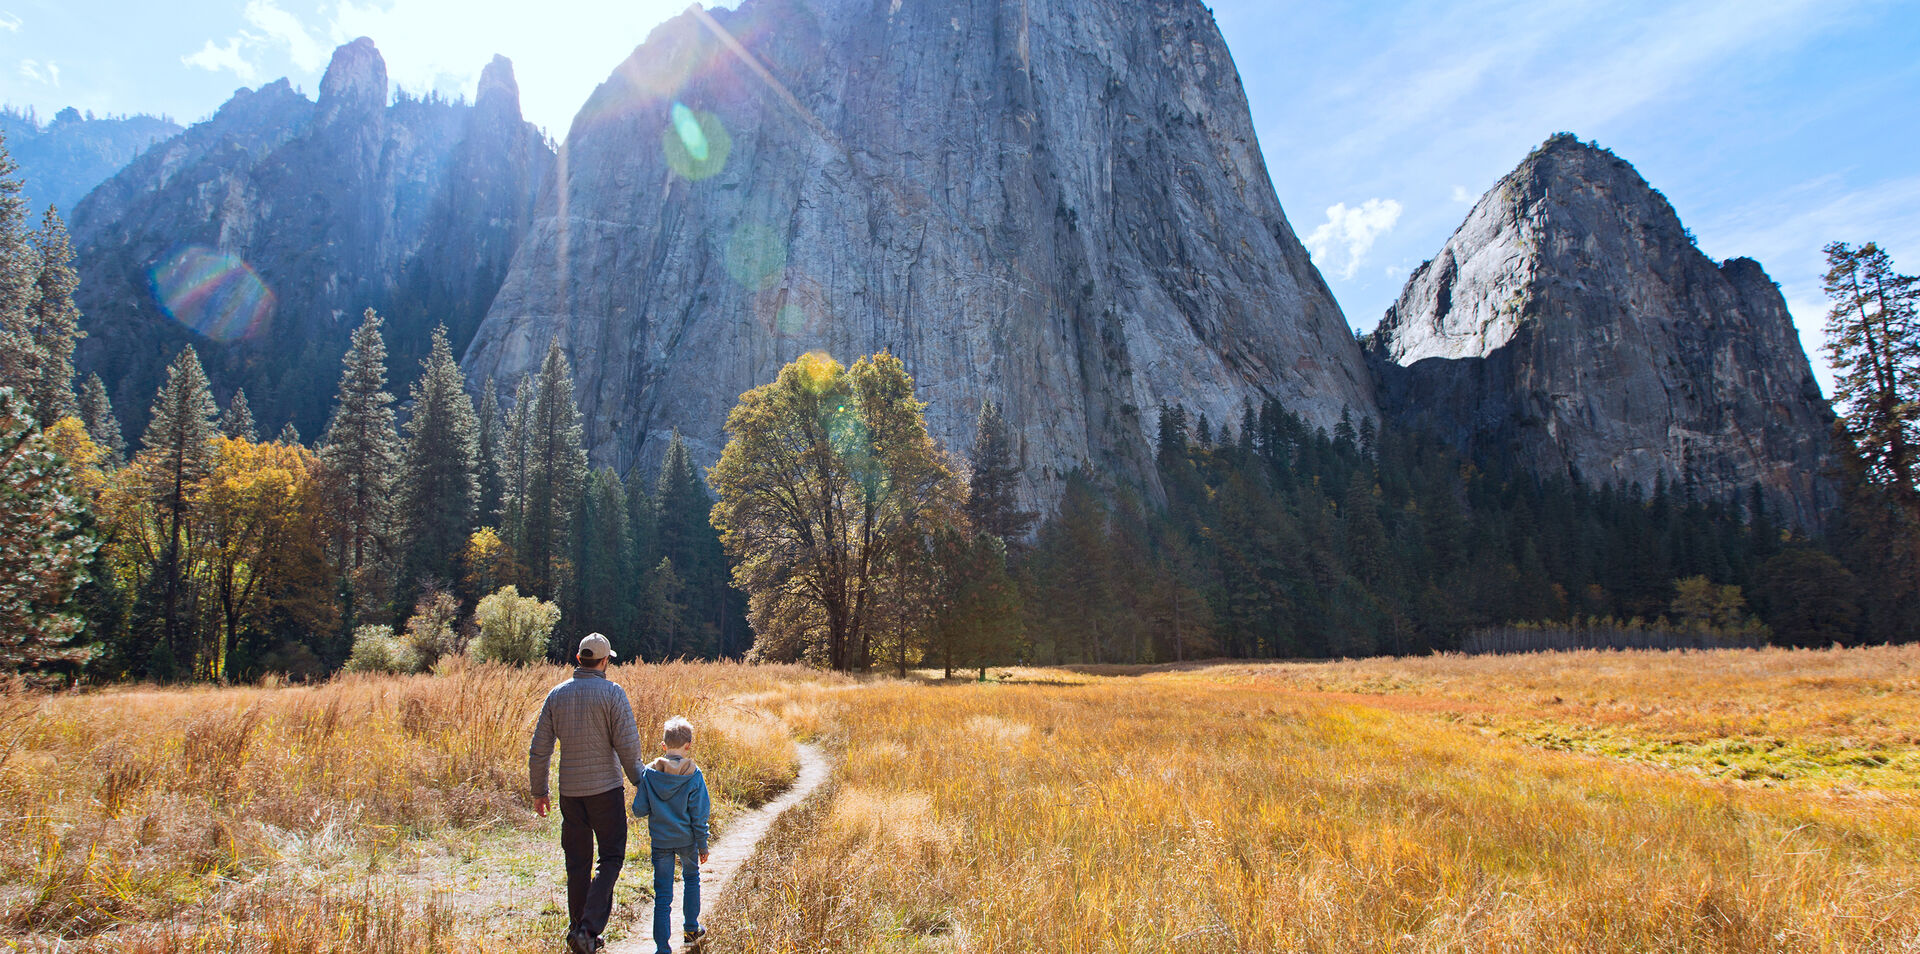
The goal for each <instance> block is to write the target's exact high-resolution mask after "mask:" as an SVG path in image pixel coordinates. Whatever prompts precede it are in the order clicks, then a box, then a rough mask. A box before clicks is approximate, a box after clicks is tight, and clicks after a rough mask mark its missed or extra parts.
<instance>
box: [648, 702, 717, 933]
mask: <svg viewBox="0 0 1920 954" xmlns="http://www.w3.org/2000/svg"><path fill="white" fill-rule="evenodd" d="M660 747H661V748H663V749H665V750H666V752H667V754H665V755H662V756H661V757H659V758H657V759H654V760H653V761H652V762H649V763H647V767H646V770H645V771H643V772H641V773H640V792H639V794H637V795H635V796H633V814H634V817H636V818H645V819H647V834H648V835H649V836H651V838H652V839H653V945H654V950H655V951H657V952H658V954H672V951H673V945H672V944H670V943H669V939H670V938H671V937H672V936H673V864H674V862H675V861H676V860H677V861H679V862H680V878H681V880H682V881H684V882H686V885H687V888H686V892H687V894H686V916H685V920H686V929H687V933H686V940H687V946H688V947H689V948H692V949H693V950H699V949H700V948H701V947H702V946H703V945H704V942H705V938H706V934H707V932H706V931H703V930H701V929H700V866H701V865H703V864H706V862H707V816H708V815H709V814H710V813H711V812H712V809H713V805H712V803H711V802H710V801H709V800H708V798H707V780H706V777H705V776H703V775H701V774H700V767H699V766H698V765H695V764H693V723H691V722H688V721H687V720H686V718H685V717H683V716H674V717H673V718H671V719H668V720H667V724H666V727H665V729H664V730H662V732H661V737H660Z"/></svg>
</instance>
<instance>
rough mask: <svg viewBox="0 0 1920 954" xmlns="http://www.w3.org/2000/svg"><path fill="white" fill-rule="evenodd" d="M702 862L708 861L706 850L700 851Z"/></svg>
mask: <svg viewBox="0 0 1920 954" xmlns="http://www.w3.org/2000/svg"><path fill="white" fill-rule="evenodd" d="M700 863H701V864H703V865H704V864H706V863H707V853H706V852H704V851H703V852H701V853H700Z"/></svg>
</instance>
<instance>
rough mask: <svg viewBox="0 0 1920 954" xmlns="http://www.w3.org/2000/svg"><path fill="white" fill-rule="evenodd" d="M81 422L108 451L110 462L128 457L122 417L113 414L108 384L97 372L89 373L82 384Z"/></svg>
mask: <svg viewBox="0 0 1920 954" xmlns="http://www.w3.org/2000/svg"><path fill="white" fill-rule="evenodd" d="M79 405H80V423H82V424H84V425H86V428H87V435H88V436H89V437H92V438H93V442H94V443H95V444H98V445H100V446H101V447H102V448H103V449H105V450H106V452H107V459H108V461H109V462H111V463H114V464H118V463H119V462H120V461H123V460H126V459H127V441H126V439H125V438H123V437H121V436H120V419H119V418H117V417H115V416H114V414H113V402H111V401H109V400H107V386H106V384H105V383H104V382H102V381H101V380H100V376H99V375H97V374H89V375H87V379H86V380H85V381H83V382H81V384H80V398H79Z"/></svg>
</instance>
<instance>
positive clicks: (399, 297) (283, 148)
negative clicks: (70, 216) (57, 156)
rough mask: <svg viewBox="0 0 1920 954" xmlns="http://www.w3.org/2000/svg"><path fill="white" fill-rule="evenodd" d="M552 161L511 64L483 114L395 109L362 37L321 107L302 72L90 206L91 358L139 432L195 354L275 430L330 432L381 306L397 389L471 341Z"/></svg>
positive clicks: (130, 173) (495, 82)
mask: <svg viewBox="0 0 1920 954" xmlns="http://www.w3.org/2000/svg"><path fill="white" fill-rule="evenodd" d="M551 164H552V153H551V152H550V151H549V150H548V148H547V146H546V144H545V142H544V140H543V139H542V138H541V136H540V134H539V133H538V132H537V131H536V130H535V129H533V127H531V126H529V125H528V124H526V123H525V122H522V121H521V119H520V115H519V92H518V88H517V87H516V86H515V85H514V80H513V73H512V67H511V66H510V65H509V64H508V63H507V62H506V61H505V60H503V59H496V60H495V61H494V63H493V64H492V65H491V66H489V67H488V68H487V71H486V76H485V78H483V80H482V82H481V84H480V92H479V95H478V97H477V99H476V101H475V102H474V103H473V104H472V105H466V104H460V103H451V102H447V101H445V100H440V99H427V100H418V99H410V98H405V97H402V98H400V99H398V100H397V101H394V102H392V103H391V104H389V102H388V87H387V75H386V65H385V63H384V62H383V61H382V60H381V57H380V53H379V51H378V50H376V49H375V48H374V46H373V43H372V41H370V40H367V39H365V38H362V39H359V40H355V41H354V42H352V43H349V44H347V45H345V46H342V47H341V48H340V49H338V50H336V51H335V53H334V57H333V62H332V63H331V65H329V67H328V69H327V73H326V76H325V78H324V79H323V80H322V81H321V84H320V95H319V98H318V100H317V101H309V100H307V99H306V98H305V97H304V96H301V95H300V94H299V93H297V92H295V91H294V90H293V89H292V88H290V87H289V86H288V84H287V82H286V81H285V80H281V81H279V82H276V83H271V84H268V85H267V86H264V87H261V88H260V89H259V90H241V91H239V92H238V93H236V94H234V97H233V98H232V99H231V100H229V101H228V102H227V103H226V105H224V106H222V107H221V109H220V111H219V112H218V113H216V114H215V115H214V117H213V118H212V119H210V120H207V121H206V122H203V123H199V124H197V125H195V126H193V127H192V128H190V129H188V130H187V131H186V132H184V133H182V134H180V135H179V136H176V137H174V138H173V139H171V140H168V141H167V142H164V143H162V144H160V145H158V146H156V147H154V148H153V149H151V150H149V151H148V152H147V153H146V154H145V155H143V156H141V157H140V158H139V159H138V160H136V161H135V162H134V163H133V164H131V165H130V166H128V167H127V168H126V169H125V170H122V171H121V172H120V173H119V174H118V175H116V176H115V177H114V178H112V179H111V180H108V181H107V182H106V183H104V184H102V185H101V186H100V187H99V188H98V189H96V190H95V191H94V192H93V193H92V194H91V195H89V196H88V198H87V199H86V200H85V201H84V202H82V203H81V205H80V207H79V209H78V210H76V213H75V216H74V233H75V238H76V243H75V244H76V248H77V249H78V257H79V268H80V275H81V284H80V290H79V304H80V307H81V309H82V311H83V313H84V315H85V319H84V322H83V325H82V327H83V328H84V329H85V330H86V331H87V334H88V337H87V339H86V340H84V341H83V342H82V343H81V350H80V361H81V364H82V367H83V369H85V370H97V371H99V372H100V375H101V377H102V378H103V379H105V380H106V381H107V382H109V386H110V387H112V388H113V389H114V390H113V394H112V398H113V401H114V406H115V408H116V410H118V411H119V413H120V416H121V418H122V420H123V421H125V422H127V423H128V425H129V427H130V428H131V430H130V431H129V434H138V433H139V430H140V428H141V427H142V426H143V425H144V421H145V414H146V411H147V408H148V406H149V404H150V403H151V401H152V399H153V393H154V389H155V388H156V387H157V386H158V385H159V384H160V382H161V381H162V380H163V377H164V368H165V365H166V363H167V362H168V361H169V360H171V358H172V356H173V355H174V354H175V353H176V352H177V351H178V350H179V349H180V348H181V347H182V346H183V345H186V344H189V343H191V344H193V345H194V346H195V347H196V348H197V349H198V350H199V351H200V354H201V357H202V359H203V360H204V361H205V362H206V364H207V366H208V372H209V374H210V376H211V377H212V379H213V382H214V386H215V388H216V390H217V391H218V392H219V393H220V394H221V395H222V397H223V398H224V396H225V395H226V394H227V393H229V392H230V391H231V390H232V389H233V388H235V387H245V388H246V390H247V394H248V398H249V401H250V403H251V405H252V407H253V408H254V413H255V414H256V415H257V416H258V418H259V419H260V421H261V423H262V426H263V427H264V428H265V429H266V430H267V431H268V432H272V431H274V430H277V429H278V428H279V425H280V423H281V422H282V421H285V420H288V419H292V420H293V421H294V423H295V424H296V425H297V426H298V427H299V428H300V431H301V432H302V433H303V434H305V435H306V436H307V437H308V438H309V439H312V438H316V437H318V436H319V434H320V430H321V427H322V426H323V425H324V423H325V420H326V414H327V411H328V408H329V406H330V404H331V401H332V394H333V390H334V384H335V381H336V380H337V379H338V376H339V357H340V355H341V354H342V353H344V351H345V350H346V340H347V336H348V334H349V333H350V332H351V331H352V329H353V327H354V326H355V325H356V324H358V323H359V320H360V314H361V312H362V311H363V310H364V309H365V308H367V307H373V308H376V309H379V310H380V312H381V313H382V314H383V315H385V316H386V317H387V318H388V319H389V322H390V324H389V326H388V344H389V348H390V351H391V353H392V362H391V367H392V368H393V369H394V371H395V372H396V375H397V377H398V380H397V381H396V387H395V388H394V390H395V391H396V392H399V391H401V390H402V388H401V386H400V385H403V384H404V382H405V381H406V380H410V379H411V377H412V376H413V374H414V373H415V372H416V371H417V359H418V358H419V357H420V356H421V355H423V354H425V352H426V350H427V342H428V335H429V333H430V332H431V329H432V327H433V325H435V324H437V323H440V322H445V323H446V324H447V325H448V326H449V328H450V329H451V330H452V332H453V335H454V341H455V343H456V346H458V345H460V344H462V343H464V341H465V340H466V339H467V338H468V337H470V336H471V335H472V331H473V329H474V327H475V326H476V325H478V323H479V321H480V318H481V316H483V315H484V314H485V312H486V309H487V306H488V305H489V304H491V303H492V300H493V295H494V293H495V292H496V291H497V290H498V288H499V284H500V282H501V280H502V279H504V277H505V275H506V268H507V264H508V262H509V261H510V259H511V257H512V254H513V249H514V248H515V247H517V246H518V244H519V240H520V237H521V235H522V234H524V232H525V230H526V225H527V222H528V220H529V219H530V218H531V214H532V208H533V200H534V197H535V196H536V195H537V192H538V189H539V186H540V183H541V180H542V179H543V178H544V177H545V176H546V174H547V171H548V170H549V168H550V167H551Z"/></svg>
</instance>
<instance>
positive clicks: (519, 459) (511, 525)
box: [500, 374, 534, 585]
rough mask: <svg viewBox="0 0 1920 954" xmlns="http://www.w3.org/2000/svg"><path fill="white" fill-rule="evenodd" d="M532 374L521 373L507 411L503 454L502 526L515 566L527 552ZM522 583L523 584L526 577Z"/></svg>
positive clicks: (501, 484)
mask: <svg viewBox="0 0 1920 954" xmlns="http://www.w3.org/2000/svg"><path fill="white" fill-rule="evenodd" d="M533 395H534V383H533V376H532V375H529V374H522V375H521V376H520V383H519V385H518V386H516V387H515V388H514V389H513V407H512V409H510V410H508V411H507V426H506V434H507V441H506V444H505V446H504V447H502V448H501V454H500V529H501V531H502V536H504V537H505V542H506V544H507V549H508V550H511V551H512V552H513V559H514V562H515V564H516V565H519V566H524V561H525V559H526V552H527V476H528V467H529V465H530V463H531V461H532V457H533V405H534V398H533ZM520 582H521V583H522V584H523V585H524V584H525V583H526V580H524V579H522V580H520Z"/></svg>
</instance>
